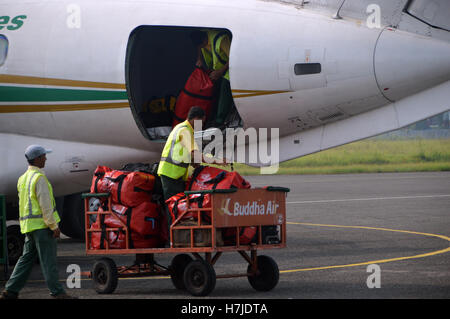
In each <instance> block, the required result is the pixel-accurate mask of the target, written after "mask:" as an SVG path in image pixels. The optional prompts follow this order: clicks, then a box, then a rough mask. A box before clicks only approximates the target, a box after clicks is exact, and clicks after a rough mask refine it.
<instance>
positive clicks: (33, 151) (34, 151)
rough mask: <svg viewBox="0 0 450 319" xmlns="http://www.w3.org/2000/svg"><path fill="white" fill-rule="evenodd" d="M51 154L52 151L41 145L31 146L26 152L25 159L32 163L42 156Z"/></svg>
mask: <svg viewBox="0 0 450 319" xmlns="http://www.w3.org/2000/svg"><path fill="white" fill-rule="evenodd" d="M51 152H52V150H46V149H45V148H43V147H42V146H40V145H30V146H28V147H27V149H26V150H25V157H26V158H27V160H29V161H31V160H34V159H35V158H37V157H39V156H41V155H44V154H48V153H51Z"/></svg>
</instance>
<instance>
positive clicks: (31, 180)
mask: <svg viewBox="0 0 450 319" xmlns="http://www.w3.org/2000/svg"><path fill="white" fill-rule="evenodd" d="M37 174H40V173H39V172H34V174H33V175H31V178H30V179H29V181H28V215H27V216H22V217H20V218H19V220H25V219H28V218H41V217H42V214H39V215H33V203H32V201H31V185H32V184H33V179H34V177H35V176H36V175H37Z"/></svg>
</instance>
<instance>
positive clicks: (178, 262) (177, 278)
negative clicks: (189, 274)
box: [170, 254, 192, 290]
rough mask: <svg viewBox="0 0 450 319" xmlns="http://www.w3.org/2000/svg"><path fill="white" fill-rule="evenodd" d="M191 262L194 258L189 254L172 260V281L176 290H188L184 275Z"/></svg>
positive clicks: (180, 255) (177, 256)
mask: <svg viewBox="0 0 450 319" xmlns="http://www.w3.org/2000/svg"><path fill="white" fill-rule="evenodd" d="M191 261H192V257H191V256H189V255H188V254H179V255H176V256H175V257H174V258H173V259H172V263H171V264H170V279H172V283H173V285H174V286H175V288H177V289H180V290H185V289H186V286H185V285H184V281H183V275H184V270H185V269H186V266H187V264H189V263H190V262H191Z"/></svg>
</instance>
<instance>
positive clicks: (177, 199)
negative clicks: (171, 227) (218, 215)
mask: <svg viewBox="0 0 450 319" xmlns="http://www.w3.org/2000/svg"><path fill="white" fill-rule="evenodd" d="M166 204H167V207H168V208H169V212H170V216H171V217H172V223H173V222H174V221H175V220H177V218H178V217H180V216H181V215H182V214H183V213H185V212H186V211H187V209H188V205H187V197H186V194H184V193H179V194H176V195H174V196H172V197H170V198H169V199H168V200H166ZM189 204H190V208H208V207H211V194H190V195H189ZM201 214H202V216H203V217H204V220H206V221H208V222H210V221H211V213H210V212H202V213H201ZM197 216H198V213H197V212H190V213H187V214H185V215H184V216H183V218H182V220H186V219H189V218H193V219H195V220H197Z"/></svg>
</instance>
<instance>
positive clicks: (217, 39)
mask: <svg viewBox="0 0 450 319" xmlns="http://www.w3.org/2000/svg"><path fill="white" fill-rule="evenodd" d="M227 35H228V32H226V31H222V32H219V33H218V34H217V35H216V36H215V37H214V40H213V45H212V48H213V50H214V54H215V56H216V57H217V59H218V60H219V61H220V63H222V64H223V65H225V64H227V62H228V57H225V56H222V55H221V49H220V45H221V43H222V40H223V39H224V38H225V36H227Z"/></svg>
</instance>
